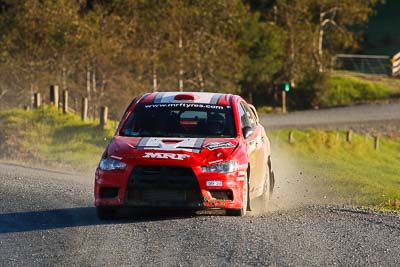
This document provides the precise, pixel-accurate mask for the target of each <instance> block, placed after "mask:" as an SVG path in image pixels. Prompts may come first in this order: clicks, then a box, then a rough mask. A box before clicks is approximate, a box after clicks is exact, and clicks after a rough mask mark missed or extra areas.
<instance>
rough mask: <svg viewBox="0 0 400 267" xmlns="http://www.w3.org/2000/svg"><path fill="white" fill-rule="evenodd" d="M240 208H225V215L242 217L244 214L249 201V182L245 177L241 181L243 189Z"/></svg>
mask: <svg viewBox="0 0 400 267" xmlns="http://www.w3.org/2000/svg"><path fill="white" fill-rule="evenodd" d="M242 192H243V193H242V208H241V209H227V210H226V215H229V216H240V217H243V216H245V215H246V212H247V207H248V203H249V183H248V182H247V178H246V179H245V180H244V181H243V191H242Z"/></svg>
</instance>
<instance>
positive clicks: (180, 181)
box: [127, 166, 202, 206]
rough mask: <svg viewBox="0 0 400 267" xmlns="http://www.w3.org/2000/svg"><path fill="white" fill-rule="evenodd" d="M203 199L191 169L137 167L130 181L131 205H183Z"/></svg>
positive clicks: (128, 190)
mask: <svg viewBox="0 0 400 267" xmlns="http://www.w3.org/2000/svg"><path fill="white" fill-rule="evenodd" d="M201 199H202V195H201V192H200V187H199V184H198V182H197V178H196V176H195V174H194V173H193V170H192V169H191V168H189V167H181V166H138V167H135V168H134V169H133V171H132V173H131V175H130V177H129V182H128V188H127V201H128V203H147V204H151V205H157V206H163V205H173V204H178V205H184V204H185V203H186V204H188V203H193V202H200V201H201Z"/></svg>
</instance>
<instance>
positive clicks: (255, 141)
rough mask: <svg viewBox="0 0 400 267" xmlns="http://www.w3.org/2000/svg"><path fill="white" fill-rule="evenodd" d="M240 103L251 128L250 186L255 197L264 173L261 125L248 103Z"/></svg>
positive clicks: (260, 192) (258, 191)
mask: <svg viewBox="0 0 400 267" xmlns="http://www.w3.org/2000/svg"><path fill="white" fill-rule="evenodd" d="M242 105H243V108H244V110H245V113H246V117H247V120H248V121H249V124H250V126H251V128H252V129H253V135H252V136H251V138H249V139H251V144H250V146H249V148H251V149H252V153H253V155H252V158H251V160H252V163H251V164H252V165H254V166H255V167H254V168H253V172H252V174H251V176H252V177H251V180H252V184H251V186H252V192H253V196H254V197H256V196H259V195H261V194H262V192H263V188H264V181H265V175H266V168H265V155H264V145H263V133H262V127H260V126H259V124H258V119H257V117H256V116H255V115H254V113H253V111H252V110H251V109H250V107H249V105H248V104H247V103H245V102H243V103H242Z"/></svg>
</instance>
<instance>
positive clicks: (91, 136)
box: [0, 106, 113, 170]
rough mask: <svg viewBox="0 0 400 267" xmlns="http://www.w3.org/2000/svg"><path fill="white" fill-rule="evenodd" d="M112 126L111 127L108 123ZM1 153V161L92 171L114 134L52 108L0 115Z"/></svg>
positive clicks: (9, 111) (96, 123) (4, 112)
mask: <svg viewBox="0 0 400 267" xmlns="http://www.w3.org/2000/svg"><path fill="white" fill-rule="evenodd" d="M111 124H113V123H111ZM0 125H1V127H0V151H1V156H2V158H3V159H9V160H19V161H22V162H24V163H28V164H29V163H35V164H36V163H40V164H41V165H45V166H50V167H61V166H63V167H71V168H73V169H78V170H87V169H89V168H93V166H95V165H96V164H97V162H98V160H99V157H100V156H101V153H102V151H103V150H104V147H105V146H106V144H107V143H108V141H109V138H110V137H111V136H112V134H113V129H111V128H112V127H111V126H110V127H109V128H107V129H104V130H103V129H100V128H99V126H98V122H96V121H89V122H87V123H83V122H82V121H81V119H80V117H79V116H77V115H75V114H67V115H63V114H62V113H61V112H60V111H58V110H56V109H55V108H53V107H46V106H45V107H42V108H41V109H38V110H30V111H24V110H17V109H15V110H8V111H2V112H0Z"/></svg>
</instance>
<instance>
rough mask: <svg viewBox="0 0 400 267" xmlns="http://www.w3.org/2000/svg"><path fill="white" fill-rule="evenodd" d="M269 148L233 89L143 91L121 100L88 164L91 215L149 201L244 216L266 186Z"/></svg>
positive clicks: (264, 196) (261, 199)
mask: <svg viewBox="0 0 400 267" xmlns="http://www.w3.org/2000/svg"><path fill="white" fill-rule="evenodd" d="M270 152H271V151H270V142H269V139H268V137H267V135H266V134H265V130H264V127H263V126H262V125H261V124H260V122H259V119H258V115H257V112H256V110H255V108H254V107H253V106H252V105H250V104H248V103H246V101H245V100H243V99H242V98H241V97H240V96H238V95H231V94H219V93H204V92H201V93H200V92H193V93H189V92H154V93H148V94H145V95H143V96H141V97H139V98H136V99H134V100H133V101H132V102H131V104H130V105H129V107H128V108H127V110H126V112H125V114H124V116H123V118H122V120H121V122H120V124H119V126H118V128H117V130H116V133H115V136H114V137H113V139H112V140H111V142H110V143H109V145H108V146H107V148H106V150H105V151H104V153H103V155H102V158H101V160H100V163H99V165H98V168H97V170H96V174H95V190H94V193H95V205H96V209H97V215H98V217H99V218H100V219H108V218H112V217H113V216H114V215H115V213H116V211H117V210H118V208H120V207H149V208H150V207H153V208H154V207H156V208H185V209H195V210H197V209H225V210H226V214H228V215H234V216H244V215H245V214H246V211H248V210H251V209H252V208H254V205H255V203H256V202H258V204H257V205H259V204H260V203H262V205H266V204H267V203H268V199H269V197H270V194H271V193H272V191H273V187H274V173H273V171H272V168H271V153H270Z"/></svg>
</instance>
